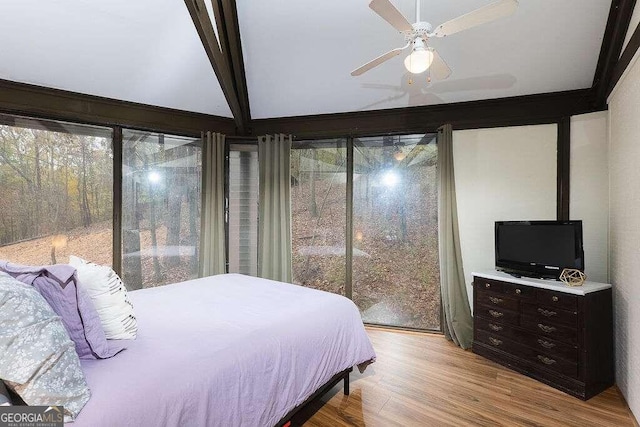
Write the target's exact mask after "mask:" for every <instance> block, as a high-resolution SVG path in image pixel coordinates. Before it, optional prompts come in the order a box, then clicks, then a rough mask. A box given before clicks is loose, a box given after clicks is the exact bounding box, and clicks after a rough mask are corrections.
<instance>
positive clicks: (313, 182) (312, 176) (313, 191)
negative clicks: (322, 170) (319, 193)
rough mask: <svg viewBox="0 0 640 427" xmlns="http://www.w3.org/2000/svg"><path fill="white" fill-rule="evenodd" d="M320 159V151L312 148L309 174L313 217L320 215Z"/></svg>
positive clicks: (310, 208)
mask: <svg viewBox="0 0 640 427" xmlns="http://www.w3.org/2000/svg"><path fill="white" fill-rule="evenodd" d="M317 161H318V152H317V151H316V150H315V149H314V148H312V149H311V173H310V174H309V185H310V190H309V212H311V216H312V217H313V218H317V217H318V204H317V203H316V167H317V165H316V163H317Z"/></svg>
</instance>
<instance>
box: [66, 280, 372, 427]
mask: <svg viewBox="0 0 640 427" xmlns="http://www.w3.org/2000/svg"><path fill="white" fill-rule="evenodd" d="M129 295H130V297H131V300H132V302H133V304H134V306H135V309H136V315H137V318H138V325H139V332H138V338H137V340H135V341H128V342H127V344H128V345H127V347H128V348H127V350H125V351H123V352H122V353H120V354H118V355H117V356H115V357H113V358H111V359H105V360H83V361H82V366H83V369H84V371H85V374H86V377H87V382H88V384H89V387H90V388H91V392H92V397H91V400H90V401H89V403H88V404H87V405H86V406H85V408H84V409H83V410H82V412H81V413H80V415H79V416H78V418H77V420H76V422H74V423H73V426H74V427H82V426H91V427H97V426H136V427H138V426H196V427H197V426H272V425H275V424H276V423H277V422H278V421H279V420H280V419H281V418H283V417H284V416H285V415H286V414H287V413H288V412H289V411H290V410H291V409H293V408H294V407H295V406H297V405H299V404H300V403H302V402H304V400H306V398H307V397H309V396H310V395H311V394H312V393H313V392H314V391H315V390H316V389H317V388H319V387H320V386H321V385H322V384H324V383H326V382H327V381H328V380H329V379H330V378H331V377H332V376H333V375H335V374H336V373H338V372H340V371H343V370H345V369H347V368H349V367H352V366H354V365H358V364H360V363H363V362H366V361H369V360H373V359H375V353H374V350H373V347H372V346H371V342H370V341H369V338H368V337H367V334H366V332H365V330H364V327H363V325H362V320H361V318H360V314H359V312H358V309H357V308H356V306H355V305H354V304H353V302H351V301H350V300H348V299H346V298H344V297H341V296H338V295H334V294H330V293H326V292H321V291H316V290H312V289H307V288H304V287H301V286H295V285H289V284H284V283H280V282H273V281H269V280H264V279H257V278H253V277H248V276H243V275H239V274H225V275H218V276H212V277H207V278H203V279H197V280H192V281H188V282H183V283H178V284H174V285H168V286H164V287H158V288H152V289H144V290H139V291H133V292H130V293H129Z"/></svg>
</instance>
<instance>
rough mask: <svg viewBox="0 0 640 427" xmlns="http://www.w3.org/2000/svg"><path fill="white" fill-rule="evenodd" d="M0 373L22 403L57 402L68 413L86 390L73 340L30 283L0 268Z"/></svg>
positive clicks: (77, 406) (71, 415)
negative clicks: (2, 271) (15, 277)
mask: <svg viewBox="0 0 640 427" xmlns="http://www.w3.org/2000/svg"><path fill="white" fill-rule="evenodd" d="M0 378H2V379H3V380H4V382H5V384H6V385H7V386H8V387H9V388H10V389H11V390H13V391H14V392H15V393H16V394H17V395H18V396H20V397H21V398H22V400H24V402H25V403H26V404H27V405H42V406H57V405H63V406H64V410H65V415H66V416H67V417H68V418H71V419H74V418H75V417H76V416H77V415H78V413H79V412H80V410H81V409H82V408H83V407H84V405H85V404H86V403H87V401H89V397H90V396H91V394H90V392H89V388H88V387H87V383H86V381H85V378H84V373H83V372H82V369H81V367H80V359H79V358H78V355H77V354H76V352H75V345H74V343H73V341H71V339H70V338H69V335H68V334H67V331H66V329H65V327H64V325H63V324H62V321H61V320H60V317H58V316H57V315H56V314H55V313H54V312H53V309H52V308H51V307H50V306H49V304H47V302H46V301H45V299H44V298H43V297H42V295H40V294H39V293H38V291H37V290H36V289H34V288H33V287H32V286H28V285H25V284H23V283H21V282H20V281H18V280H16V279H14V278H12V277H11V276H9V275H7V274H5V273H0Z"/></svg>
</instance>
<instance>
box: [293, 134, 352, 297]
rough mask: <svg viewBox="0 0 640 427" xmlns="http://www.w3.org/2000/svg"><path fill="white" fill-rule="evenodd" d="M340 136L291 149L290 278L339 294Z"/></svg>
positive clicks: (343, 155)
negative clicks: (291, 265) (338, 138)
mask: <svg viewBox="0 0 640 427" xmlns="http://www.w3.org/2000/svg"><path fill="white" fill-rule="evenodd" d="M346 186H347V151H346V141H345V140H325V141H299V142H296V143H295V144H294V146H293V149H292V150H291V221H292V224H291V227H292V251H293V253H292V261H293V281H294V283H296V284H299V285H303V286H308V287H312V288H315V289H320V290H323V291H329V292H334V293H338V294H344V293H345V251H346V246H345V232H346V194H347V193H346Z"/></svg>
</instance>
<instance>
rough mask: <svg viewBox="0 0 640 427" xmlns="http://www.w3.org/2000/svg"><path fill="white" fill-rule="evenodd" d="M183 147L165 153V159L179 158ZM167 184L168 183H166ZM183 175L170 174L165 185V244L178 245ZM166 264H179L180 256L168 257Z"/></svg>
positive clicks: (175, 265) (174, 265) (172, 265)
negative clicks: (166, 209) (166, 210)
mask: <svg viewBox="0 0 640 427" xmlns="http://www.w3.org/2000/svg"><path fill="white" fill-rule="evenodd" d="M183 150H184V147H176V148H174V149H172V150H170V151H167V152H166V153H171V154H170V155H169V156H167V157H170V158H167V159H166V160H167V161H168V160H174V159H179V158H180V157H181V155H180V154H181V153H182V152H183ZM167 184H168V183H167ZM184 187H185V186H184V176H182V175H178V174H172V179H171V186H169V185H167V205H168V206H167V208H168V212H167V220H166V225H167V246H179V245H180V225H181V210H182V198H183V193H184ZM168 264H169V266H170V267H177V266H178V265H179V264H180V257H178V256H175V257H169V258H168Z"/></svg>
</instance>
